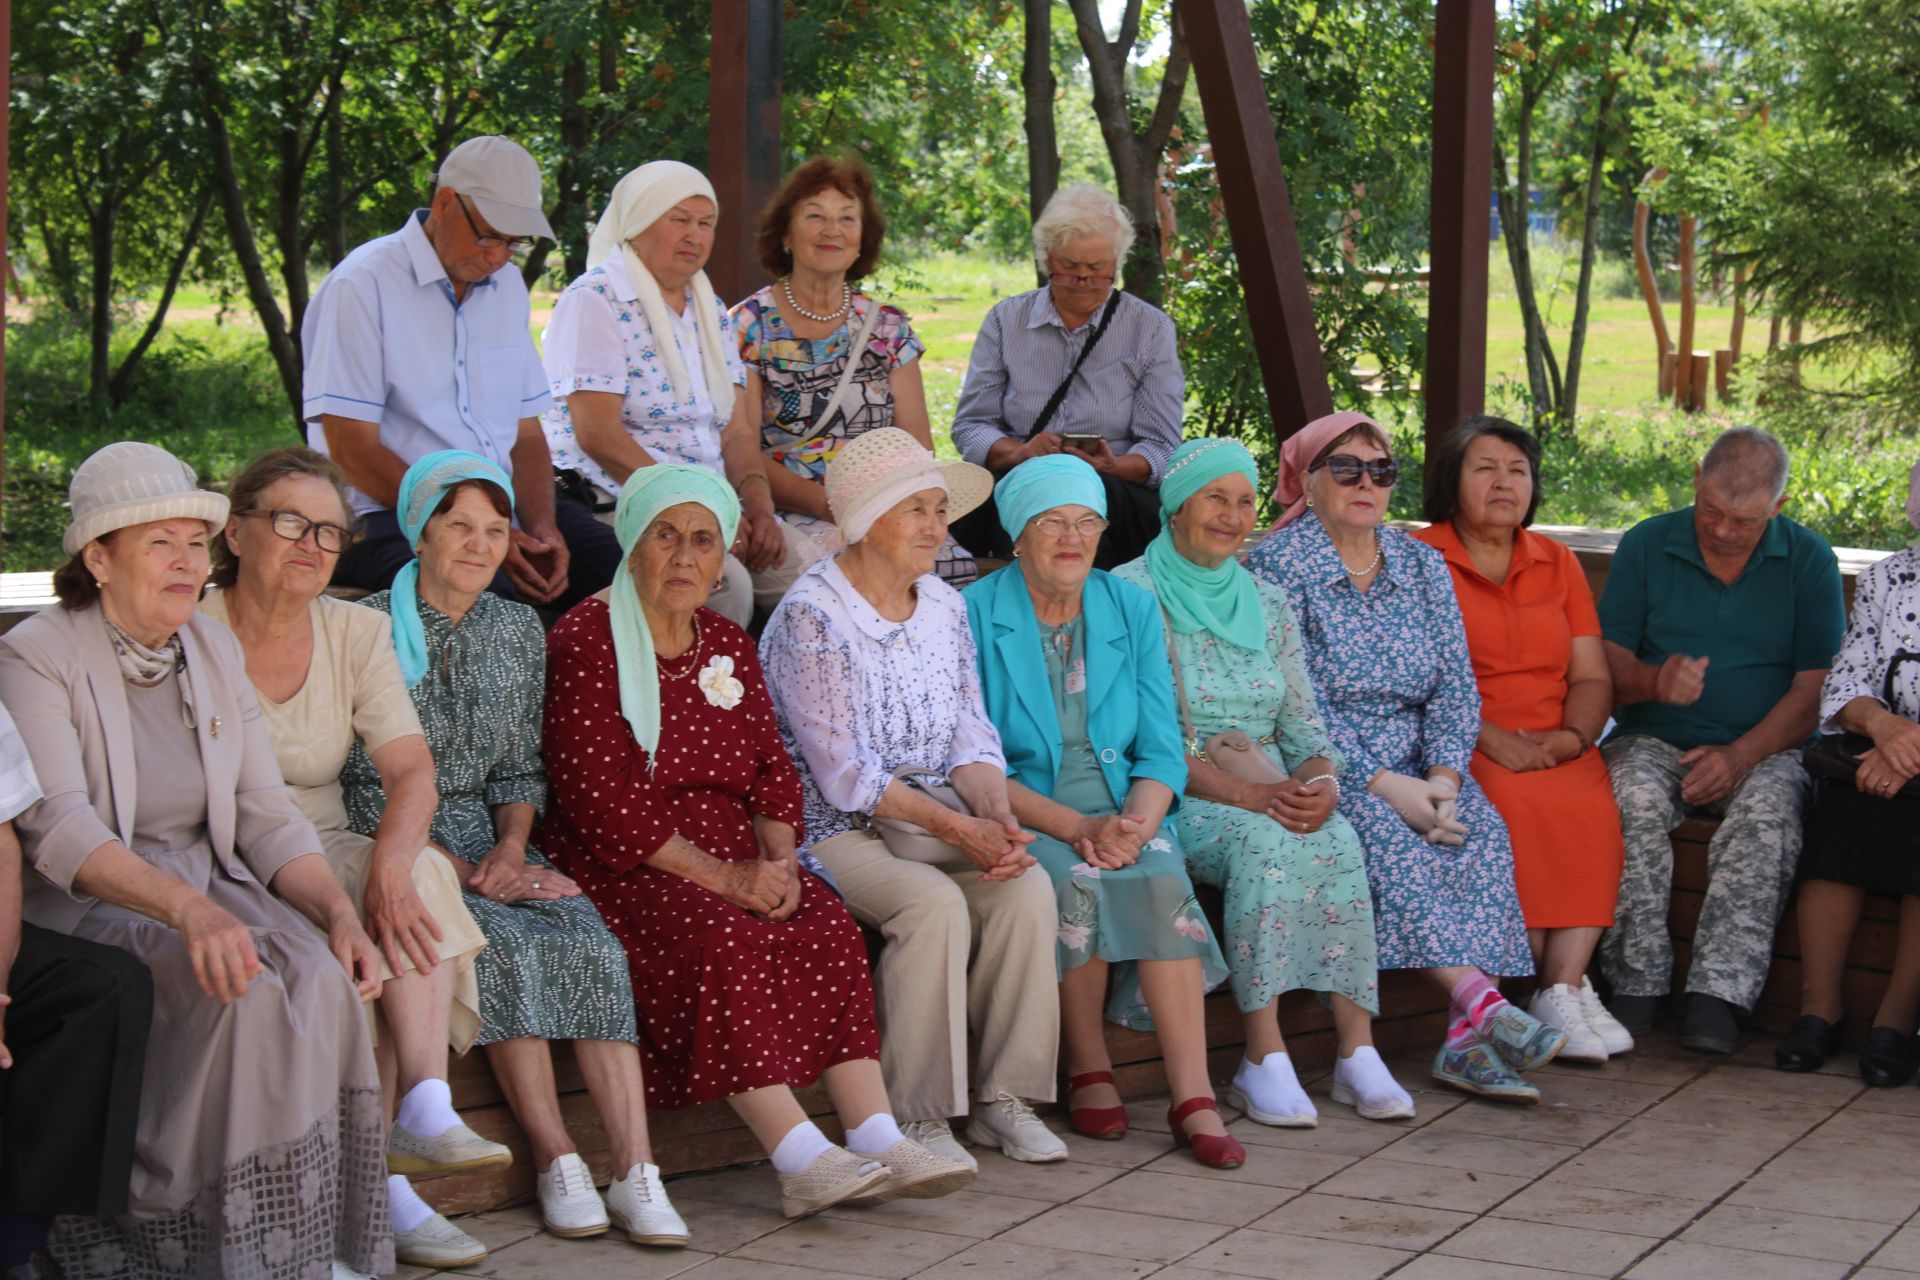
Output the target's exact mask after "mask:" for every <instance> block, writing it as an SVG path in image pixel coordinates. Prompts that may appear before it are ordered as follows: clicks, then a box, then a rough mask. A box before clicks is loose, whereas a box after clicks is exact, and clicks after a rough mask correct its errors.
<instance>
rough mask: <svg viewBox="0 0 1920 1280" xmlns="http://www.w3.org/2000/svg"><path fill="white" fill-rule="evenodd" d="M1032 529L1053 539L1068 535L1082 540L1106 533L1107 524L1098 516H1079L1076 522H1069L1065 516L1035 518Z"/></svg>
mask: <svg viewBox="0 0 1920 1280" xmlns="http://www.w3.org/2000/svg"><path fill="white" fill-rule="evenodd" d="M1033 527H1034V528H1035V529H1038V530H1039V531H1040V532H1041V533H1043V534H1045V535H1046V536H1047V537H1049V538H1054V539H1059V538H1064V537H1066V536H1067V535H1068V534H1070V533H1072V534H1078V535H1079V536H1080V537H1082V538H1097V537H1099V536H1100V535H1101V534H1103V533H1105V532H1106V531H1107V522H1106V521H1105V520H1102V519H1101V518H1100V517H1099V516H1081V517H1080V518H1079V519H1078V520H1069V519H1067V518H1066V517H1065V516H1035V517H1034V519H1033Z"/></svg>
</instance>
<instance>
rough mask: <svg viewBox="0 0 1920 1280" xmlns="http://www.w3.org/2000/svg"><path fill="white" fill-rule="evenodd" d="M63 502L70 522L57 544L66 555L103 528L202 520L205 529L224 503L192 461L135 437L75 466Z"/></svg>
mask: <svg viewBox="0 0 1920 1280" xmlns="http://www.w3.org/2000/svg"><path fill="white" fill-rule="evenodd" d="M67 506H68V507H69V508H70V509H71V511H72V512H73V522H72V523H71V524H69V525H68V526H67V532H66V535H65V536H64V537H63V538H61V539H60V546H61V548H62V549H63V550H64V551H65V552H66V553H67V554H68V555H70V556H74V555H79V554H80V548H82V547H84V546H86V545H87V544H88V543H89V542H92V541H93V540H94V539H95V538H98V537H100V536H102V535H103V534H109V533H112V532H113V531H114V530H115V529H125V528H127V527H129V526H131V525H136V524H148V523H151V522H152V521H155V520H205V521H206V522H207V532H208V533H209V534H211V533H213V532H214V531H216V530H218V529H219V528H220V526H222V525H224V524H225V523H226V522H227V509H228V503H227V499H226V497H225V495H223V494H218V493H211V492H209V491H208V490H205V489H202V488H201V487H200V486H199V483H198V481H197V480H196V479H195V478H194V474H193V468H192V467H189V466H188V465H187V464H186V463H184V462H182V461H180V459H178V458H176V457H174V456H173V455H172V454H170V453H168V452H167V451H166V450H165V449H162V448H161V447H160V446H159V445H153V444H142V443H141V442H140V441H138V440H121V441H117V442H115V443H114V444H110V445H108V446H106V447H105V448H104V449H99V450H96V451H95V452H94V453H93V454H92V455H91V456H90V457H88V459H87V460H86V461H85V462H82V463H81V464H80V465H79V466H78V467H75V468H74V471H73V482H72V483H71V484H69V485H68V486H67Z"/></svg>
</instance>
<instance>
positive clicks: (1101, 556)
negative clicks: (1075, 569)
mask: <svg viewBox="0 0 1920 1280" xmlns="http://www.w3.org/2000/svg"><path fill="white" fill-rule="evenodd" d="M1100 479H1101V481H1102V482H1104V483H1105V485H1106V486H1107V531H1106V532H1105V533H1103V534H1101V535H1100V549H1099V550H1098V551H1096V552H1094V554H1093V567H1094V568H1096V569H1113V568H1117V567H1119V566H1120V565H1123V564H1125V563H1126V562H1127V561H1129V560H1138V559H1139V558H1140V557H1141V556H1143V555H1145V554H1146V553H1147V544H1148V543H1149V542H1152V541H1153V540H1154V539H1155V538H1157V537H1158V536H1160V491H1159V490H1158V489H1149V488H1147V486H1145V485H1143V484H1129V483H1127V482H1126V481H1125V480H1116V479H1115V478H1114V477H1112V476H1101V477H1100ZM947 532H949V533H951V534H952V535H953V540H954V541H955V542H957V543H959V544H960V545H961V546H963V547H965V548H966V549H967V550H969V551H971V552H973V554H974V555H976V556H993V557H995V558H996V559H1000V560H1011V559H1012V558H1013V539H1011V538H1009V537H1008V536H1007V531H1006V530H1005V529H1002V528H1001V527H1000V511H999V508H998V507H996V506H995V505H994V502H993V499H992V498H988V499H987V500H986V501H985V502H984V503H982V504H981V505H980V506H979V507H977V508H975V509H974V510H972V511H969V512H968V513H967V514H966V515H964V516H961V517H960V518H959V519H958V520H955V521H954V522H953V523H952V524H951V525H949V526H948V527H947Z"/></svg>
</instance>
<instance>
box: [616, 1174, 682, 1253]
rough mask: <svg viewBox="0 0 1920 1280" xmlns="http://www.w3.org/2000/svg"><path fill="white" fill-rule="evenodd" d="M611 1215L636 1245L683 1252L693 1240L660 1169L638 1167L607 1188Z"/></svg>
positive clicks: (617, 1225)
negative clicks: (669, 1195) (668, 1197)
mask: <svg viewBox="0 0 1920 1280" xmlns="http://www.w3.org/2000/svg"><path fill="white" fill-rule="evenodd" d="M607 1216H608V1217H609V1218H611V1219H612V1220H613V1225H614V1226H616V1227H618V1228H620V1229H621V1230H622V1231H624V1232H626V1233H627V1238H628V1239H629V1240H632V1241H633V1242H634V1243H635V1244H651V1245H658V1246H659V1247H661V1248H664V1249H681V1248H685V1247H686V1243H687V1241H688V1240H689V1239H691V1238H692V1236H691V1235H690V1233H689V1232H688V1231H687V1224H686V1221H685V1220H684V1219H683V1218H681V1216H680V1215H679V1213H678V1212H677V1211H675V1209H674V1207H673V1202H672V1201H671V1200H669V1199H667V1189H666V1188H665V1187H664V1186H662V1185H661V1184H660V1166H658V1165H652V1164H636V1165H635V1166H633V1168H631V1169H629V1170H627V1176H626V1177H624V1178H615V1179H614V1180H613V1184H612V1185H611V1186H609V1187H608V1188H607Z"/></svg>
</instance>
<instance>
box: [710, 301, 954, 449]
mask: <svg viewBox="0 0 1920 1280" xmlns="http://www.w3.org/2000/svg"><path fill="white" fill-rule="evenodd" d="M775 296H776V294H775V290H774V286H772V285H768V286H767V287H766V288H764V289H762V290H760V292H758V293H756V294H754V295H753V296H752V297H751V298H748V299H747V300H746V301H745V302H742V303H741V304H740V305H739V306H737V307H735V308H734V309H733V325H734V333H735V334H736V335H737V336H738V337H739V340H740V358H741V360H742V361H744V362H745V363H746V365H747V366H748V367H750V368H751V369H752V370H753V371H754V372H755V373H757V374H759V375H760V387H761V398H762V405H763V411H764V418H763V422H764V425H763V426H762V427H761V428H760V447H761V448H763V449H767V450H770V451H771V452H772V454H773V459H774V461H776V462H778V463H780V464H781V465H783V466H785V467H786V468H787V469H788V470H789V471H792V472H793V473H794V474H795V475H798V476H802V477H804V478H806V479H808V480H825V479H826V476H827V464H828V463H829V462H831V461H833V455H834V454H835V453H837V452H838V451H839V448H840V446H841V445H843V444H845V443H846V442H847V441H849V440H851V439H853V438H854V437H855V436H860V435H865V434H866V433H867V432H869V431H873V430H876V429H878V428H880V427H890V426H892V425H893V383H892V381H891V379H892V376H893V371H894V370H895V369H897V368H899V367H900V366H901V365H904V364H911V363H912V362H913V361H915V360H918V359H919V358H920V353H921V352H923V351H925V350H926V344H925V343H923V342H921V341H920V339H919V338H917V337H915V336H914V332H913V325H912V324H911V323H910V322H909V321H908V319H907V313H906V312H904V311H902V310H901V309H900V308H898V307H891V306H887V305H886V304H884V303H880V302H876V301H875V300H874V299H872V298H869V297H868V296H867V295H865V294H864V293H856V294H854V295H853V314H851V315H849V316H848V317H847V319H846V321H845V322H844V323H843V324H841V326H840V327H839V328H838V329H835V330H834V331H833V332H832V333H831V334H829V335H828V336H827V337H824V338H817V339H816V338H801V337H797V336H795V334H794V332H793V330H792V329H790V328H788V327H787V321H786V318H785V317H784V316H782V315H781V314H780V309H779V307H778V306H777V305H776V304H775V302H774V298H775ZM875 307H879V308H880V314H879V316H878V317H877V318H876V319H875V320H874V322H873V332H872V333H871V334H869V335H868V336H867V345H866V347H865V348H864V349H863V350H862V351H861V352H860V353H859V356H858V358H859V360H860V364H859V365H858V366H857V367H856V369H855V371H854V375H853V385H852V386H851V387H849V388H848V389H847V397H846V402H845V404H846V407H845V410H844V412H842V413H840V414H837V415H836V420H835V421H834V422H833V423H832V424H831V425H829V426H828V427H827V431H826V434H825V435H823V436H821V438H820V439H818V440H813V441H811V442H809V443H807V444H806V445H804V446H802V447H800V448H795V447H794V446H795V445H798V444H800V442H801V441H803V440H806V439H807V437H808V436H811V435H812V434H813V433H814V432H815V430H816V429H818V427H819V426H820V425H822V424H820V422H819V418H820V414H821V412H822V411H823V410H824V409H825V408H826V407H827V402H828V401H829V400H831V399H833V390H834V388H835V387H837V386H839V385H840V376H841V374H843V373H844V372H845V371H846V367H847V359H848V356H849V354H851V349H852V346H853V336H854V334H856V333H858V332H859V330H860V326H861V325H863V324H865V323H866V320H867V316H868V314H869V313H871V312H872V310H873V308H875Z"/></svg>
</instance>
